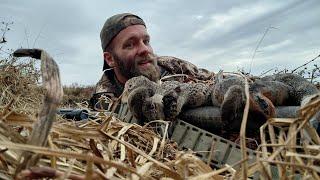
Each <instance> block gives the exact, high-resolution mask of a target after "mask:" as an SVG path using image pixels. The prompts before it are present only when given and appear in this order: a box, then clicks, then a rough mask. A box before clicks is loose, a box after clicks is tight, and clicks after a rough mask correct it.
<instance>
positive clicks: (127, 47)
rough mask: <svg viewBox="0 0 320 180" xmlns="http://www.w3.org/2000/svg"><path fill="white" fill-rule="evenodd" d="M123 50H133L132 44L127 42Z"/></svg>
mask: <svg viewBox="0 0 320 180" xmlns="http://www.w3.org/2000/svg"><path fill="white" fill-rule="evenodd" d="M124 48H125V49H132V48H133V42H128V43H126V44H125V45H124Z"/></svg>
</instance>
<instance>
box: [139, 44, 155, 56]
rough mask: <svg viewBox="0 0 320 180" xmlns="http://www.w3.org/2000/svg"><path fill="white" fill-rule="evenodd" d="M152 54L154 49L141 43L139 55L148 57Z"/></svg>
mask: <svg viewBox="0 0 320 180" xmlns="http://www.w3.org/2000/svg"><path fill="white" fill-rule="evenodd" d="M151 52H152V48H151V46H150V45H146V44H145V43H144V42H143V41H142V42H140V43H139V49H138V54H139V55H146V54H149V53H151Z"/></svg>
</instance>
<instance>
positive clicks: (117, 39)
mask: <svg viewBox="0 0 320 180" xmlns="http://www.w3.org/2000/svg"><path fill="white" fill-rule="evenodd" d="M100 38H101V46H102V50H103V57H104V66H103V70H104V73H103V75H102V77H101V79H100V81H99V82H98V83H97V86H96V90H95V95H94V99H97V97H99V96H100V95H102V94H104V95H107V96H108V97H109V98H117V97H119V96H120V95H121V94H122V92H123V88H124V84H125V83H126V81H127V80H128V79H130V78H132V77H136V76H140V75H143V76H145V77H147V78H148V79H150V80H151V81H154V82H156V81H158V80H159V79H160V78H161V77H163V76H166V75H171V74H186V75H191V76H192V77H195V78H197V79H200V80H209V79H211V78H212V77H213V75H214V74H213V73H212V72H209V71H207V70H205V69H200V68H197V67H196V66H195V65H193V64H191V63H189V62H187V61H184V60H181V59H178V58H175V57H169V56H161V57H157V56H156V55H155V54H154V53H153V49H152V47H151V44H150V36H149V34H148V32H147V28H146V24H145V22H144V21H143V20H142V19H141V18H140V17H139V16H137V15H134V14H130V13H122V14H117V15H114V16H112V17H110V18H109V19H107V20H106V22H105V24H104V26H103V28H102V30H101V33H100Z"/></svg>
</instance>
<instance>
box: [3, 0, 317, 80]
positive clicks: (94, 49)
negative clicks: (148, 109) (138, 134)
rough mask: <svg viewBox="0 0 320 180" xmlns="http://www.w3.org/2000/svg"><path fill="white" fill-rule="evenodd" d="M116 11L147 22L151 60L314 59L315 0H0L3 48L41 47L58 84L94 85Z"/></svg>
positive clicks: (230, 67) (272, 63)
mask: <svg viewBox="0 0 320 180" xmlns="http://www.w3.org/2000/svg"><path fill="white" fill-rule="evenodd" d="M122 12H131V13H135V14H137V15H139V16H140V17H142V18H143V19H144V21H145V22H146V24H147V28H148V32H149V34H150V36H151V45H152V47H153V49H154V52H155V53H156V54H158V55H168V56H175V57H178V58H181V59H185V60H188V61H190V62H192V63H193V64H195V65H197V66H198V67H202V68H206V69H208V70H211V71H214V72H217V71H219V70H220V69H223V70H225V71H237V69H239V68H243V69H244V70H246V71H249V70H250V66H251V59H252V57H253V53H254V52H255V49H256V47H257V45H258V43H259V41H260V40H261V39H262V37H263V35H264V33H265V32H266V31H267V30H268V29H269V30H268V31H267V33H266V35H265V37H264V39H263V40H262V42H261V44H260V46H259V48H258V50H257V52H256V55H255V57H254V59H253V61H252V62H253V63H252V68H251V69H252V70H251V72H252V73H253V74H255V75H259V74H260V73H261V72H263V71H266V70H268V69H270V68H278V69H280V70H281V69H284V68H288V69H293V68H295V67H297V66H299V65H301V64H303V63H305V62H306V61H308V60H310V59H312V58H314V57H316V56H317V55H319V54H320V1H319V0H299V1H296V0H285V1H279V0H274V1H271V0H270V1H257V0H247V1H238V0H228V1H214V0H201V1H191V0H190V1H186V0H153V1H150V0H139V1H138V0H123V1H111V0H101V1H89V0H84V1H79V0H67V1H66V0H55V1H44V0H42V1H40V0H38V1H36V0H21V1H18V0H0V21H13V22H14V24H13V25H11V31H9V32H8V33H7V36H6V38H7V41H8V43H7V44H6V47H8V48H13V49H16V48H19V47H24V48H33V47H36V48H42V49H45V50H46V51H48V52H49V53H50V54H51V55H52V56H53V57H54V59H55V60H56V61H57V63H58V64H59V66H60V73H61V78H62V82H63V84H65V85H70V84H72V83H78V84H82V85H92V84H95V83H96V82H97V81H98V79H99V78H100V76H101V74H102V64H103V60H102V50H101V45H100V37H99V34H100V30H101V27H102V25H103V24H104V22H105V20H106V19H107V18H108V17H110V16H112V15H114V14H116V13H122Z"/></svg>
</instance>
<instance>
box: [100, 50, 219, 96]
mask: <svg viewBox="0 0 320 180" xmlns="http://www.w3.org/2000/svg"><path fill="white" fill-rule="evenodd" d="M158 65H159V67H160V71H161V78H163V77H165V76H168V75H174V74H185V75H187V76H188V78H192V79H195V80H201V81H207V80H210V79H212V78H213V77H214V73H213V72H210V71H208V70H206V69H201V68H197V67H196V66H195V65H194V64H192V63H190V62H187V61H185V60H182V59H178V58H175V57H171V56H160V57H158ZM184 78H185V77H184ZM182 79H183V78H181V77H176V78H174V79H173V80H178V81H183V80H182ZM170 80H172V79H170ZM184 80H185V79H184ZM123 87H124V85H123V84H121V83H119V82H118V81H117V79H116V78H115V76H114V73H113V71H112V70H111V71H105V72H104V74H103V75H102V77H101V79H100V80H99V82H98V83H97V85H96V89H95V94H105V95H107V96H108V97H110V98H116V97H119V96H120V95H121V93H122V92H123Z"/></svg>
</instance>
